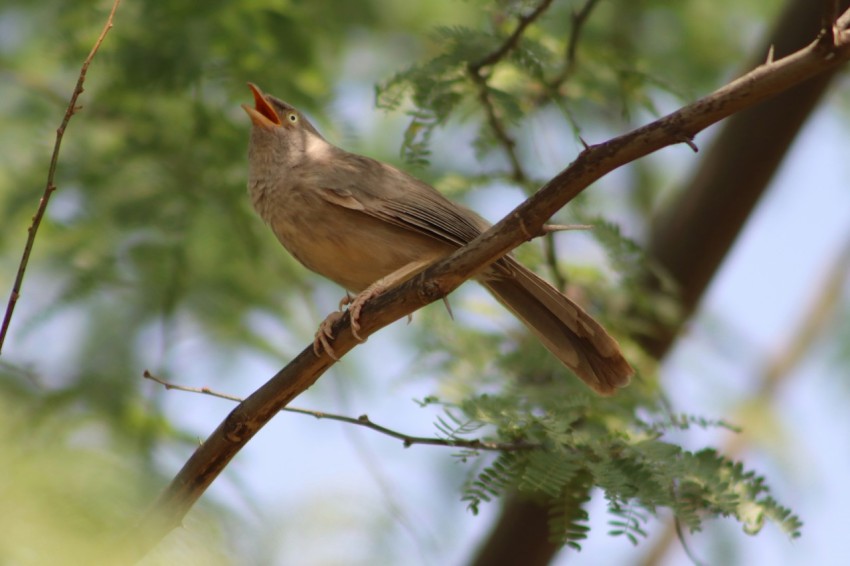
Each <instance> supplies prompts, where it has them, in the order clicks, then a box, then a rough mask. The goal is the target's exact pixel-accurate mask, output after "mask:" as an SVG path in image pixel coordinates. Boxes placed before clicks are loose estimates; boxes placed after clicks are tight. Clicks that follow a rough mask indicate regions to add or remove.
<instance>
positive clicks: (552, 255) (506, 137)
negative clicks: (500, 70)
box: [467, 0, 566, 289]
mask: <svg viewBox="0 0 850 566" xmlns="http://www.w3.org/2000/svg"><path fill="white" fill-rule="evenodd" d="M551 4H552V0H542V2H540V4H538V6H537V8H535V9H534V10H533V11H532V12H531V13H529V14H528V15H526V16H521V17H520V18H519V22H518V23H517V27H516V29H514V31H513V33H511V35H510V36H508V38H507V39H506V40H505V41H504V43H502V45H500V46H499V47H498V48H497V49H496V50H495V51H493V52H492V53H490V54H489V55H487V56H485V57H484V58H482V59H481V60H479V61H477V62H475V63H470V64H469V66H468V67H467V70H468V71H469V76H470V78H471V80H472V82H473V83H474V84H475V86H476V88H477V90H478V101H479V102H480V103H481V106H482V107H483V108H484V114H485V115H486V117H487V124H488V126H490V130H492V132H493V135H494V136H495V137H496V139H497V140H498V142H499V144H500V145H501V146H502V149H504V151H505V154H506V155H507V156H508V160H509V161H510V163H511V174H510V179H511V180H512V181H514V182H515V183H517V184H519V185H520V186H522V187H523V188H524V189H526V190H528V185H529V177H528V174H526V172H525V170H524V168H523V166H522V163H521V162H520V159H519V155H517V152H516V141H514V139H513V138H512V137H511V135H510V134H509V133H508V130H507V128H506V127H505V125H504V124H503V123H502V120H501V119H500V118H499V116H498V114H497V112H496V107H495V105H494V104H493V100H492V98H491V97H490V86H489V84H488V82H487V81H488V78H489V76H488V75H486V74H485V73H484V72H483V69H484V67H490V66H492V65H495V64H496V63H498V62H499V61H501V60H502V59H503V58H504V57H505V56H506V55H507V54H508V53H510V52H511V50H513V49H514V48H516V46H517V44H518V43H519V40H520V38H521V37H522V34H523V33H524V32H525V30H526V29H527V28H528V26H529V25H531V24H532V23H533V22H534V21H535V20H536V19H537V18H539V17H540V16H541V15H543V12H545V11H546V9H547V8H549V6H550V5H551ZM543 253H544V256H545V258H546V263H547V265H548V266H549V269H550V270H551V272H552V277H553V278H554V279H555V285H556V286H557V287H558V288H559V289H563V288H565V287H566V279H565V277H564V276H563V274H562V273H561V271H560V269H558V252H557V249H556V247H555V239H554V238H552V237H551V235H549V236H547V237H546V238H544V239H543Z"/></svg>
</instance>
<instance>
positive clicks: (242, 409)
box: [123, 11, 850, 555]
mask: <svg viewBox="0 0 850 566" xmlns="http://www.w3.org/2000/svg"><path fill="white" fill-rule="evenodd" d="M848 21H850V11H848V12H847V13H845V14H844V15H843V16H842V22H843V23H842V25H841V26H840V27H839V28H837V32H836V34H835V38H836V43H835V45H832V44H830V43H827V42H825V41H818V42H815V43H813V44H811V45H809V46H808V47H806V48H804V49H802V50H800V51H799V52H797V53H795V54H793V55H791V56H789V57H786V58H784V59H782V60H780V61H776V62H774V63H770V64H766V65H762V66H760V67H759V68H757V69H755V70H753V71H752V72H751V73H749V74H747V75H745V76H743V77H741V78H740V79H738V80H736V81H734V82H732V83H731V84H729V85H727V86H725V87H723V88H721V89H719V90H718V91H716V92H715V93H713V94H711V95H709V96H707V97H705V98H702V99H700V100H698V101H696V102H695V103H693V104H691V105H689V106H686V107H684V108H682V109H680V110H678V111H676V112H673V113H672V114H669V115H668V116H665V117H663V118H661V119H659V120H656V121H654V122H652V123H651V124H648V125H646V126H643V127H641V128H638V129H636V130H634V131H632V132H630V133H628V134H625V135H623V136H620V137H617V138H614V139H612V140H610V141H608V142H606V143H603V144H599V145H593V146H590V147H588V148H587V149H586V150H584V151H583V152H582V153H581V154H580V155H579V156H578V158H577V159H576V160H575V161H574V162H573V163H572V164H571V165H570V166H569V167H568V168H567V169H565V170H564V171H562V172H561V173H559V174H558V175H557V176H555V177H554V178H553V179H552V180H550V181H549V182H548V183H546V185H545V186H544V187H543V188H541V189H540V191H538V192H537V193H536V194H535V195H534V196H532V197H531V198H529V199H528V200H526V201H525V202H524V203H522V204H521V205H520V206H518V207H517V208H516V209H515V210H514V211H513V212H511V213H510V214H509V215H508V216H507V217H505V218H504V219H503V220H502V221H500V222H499V223H497V224H496V225H495V226H493V227H492V228H490V229H489V230H487V231H486V232H485V233H483V234H481V235H480V236H479V237H477V238H475V239H474V240H473V241H472V242H470V243H469V244H467V245H466V246H463V247H462V248H460V249H458V250H457V251H456V252H454V253H452V254H451V255H450V256H448V257H446V258H444V259H442V260H440V261H438V262H435V263H434V264H433V265H431V266H430V267H428V268H427V269H426V270H424V271H423V272H422V273H420V274H419V275H417V276H415V277H413V278H411V279H409V280H407V281H405V282H404V283H402V284H400V285H399V286H397V287H395V288H393V289H390V290H389V291H387V292H386V293H384V294H382V295H380V296H378V297H376V298H375V299H373V300H371V301H369V302H368V303H366V305H365V306H364V308H363V310H362V311H361V316H360V324H361V328H360V334H361V335H362V336H364V337H365V336H369V335H370V334H372V333H374V332H375V331H377V330H379V329H380V328H383V327H384V326H387V325H388V324H390V323H391V322H393V321H395V320H397V319H399V318H401V317H403V316H406V315H408V314H410V313H412V312H413V311H415V310H417V309H419V308H421V307H423V306H425V305H426V304H429V303H431V302H433V301H435V300H438V299H440V298H442V297H444V296H446V295H447V294H448V293H450V292H452V291H453V290H454V289H456V288H457V287H458V286H459V285H460V284H461V283H463V282H464V281H465V280H466V279H469V278H470V277H473V276H475V275H476V274H477V273H479V272H481V271H482V270H483V269H485V268H486V266H487V265H489V264H490V263H492V262H493V261H495V260H497V259H498V258H500V257H502V256H504V255H505V254H506V253H508V252H510V251H511V250H512V249H513V248H515V247H517V246H518V245H520V244H521V243H522V242H523V241H525V240H527V239H528V238H530V237H531V236H532V235H534V234H537V233H539V232H540V230H541V229H542V227H543V225H544V223H545V222H546V220H547V219H548V218H550V217H551V216H552V215H553V214H554V213H555V212H557V211H558V210H559V209H560V208H562V207H563V206H564V205H565V204H566V203H568V202H569V201H570V200H571V199H573V198H574V197H575V196H576V195H578V194H579V193H581V192H582V191H583V190H584V189H585V188H587V187H588V186H589V185H590V184H592V183H593V182H594V181H596V180H597V179H599V178H600V177H602V176H603V175H605V174H607V173H609V172H611V171H613V170H614V169H616V168H617V167H619V166H621V165H623V164H626V163H629V162H631V161H634V160H635V159H638V158H640V157H643V156H645V155H648V154H650V153H652V152H654V151H657V150H658V149H661V148H662V147H666V146H669V145H673V144H676V143H680V142H681V140H682V139H683V138H691V137H692V136H694V135H695V134H696V133H698V132H700V131H701V130H703V129H705V128H706V127H708V126H710V125H711V124H714V123H716V122H718V121H719V120H721V119H723V118H725V117H727V116H729V115H731V114H734V113H735V112H738V111H740V110H742V109H744V108H747V107H750V106H752V105H754V104H757V103H759V102H761V101H763V100H765V99H766V98H769V97H771V96H773V95H775V94H777V93H778V92H781V91H783V90H785V89H787V88H789V87H791V86H793V85H795V84H797V83H799V82H802V81H804V80H806V79H808V78H810V77H813V76H815V75H817V74H819V73H823V72H825V71H828V70H831V69H834V68H836V67H837V66H838V65H840V64H842V63H844V62H845V61H846V60H848V58H850V32H848V31H847V29H846V27H847V22H848ZM334 333H335V336H336V339H335V340H334V344H333V346H334V349H335V351H336V353H337V354H338V355H339V356H342V355H344V354H345V353H347V352H348V351H349V350H351V349H353V348H354V347H355V346H356V345H357V344H358V341H357V339H356V338H355V337H354V336H353V334H352V333H351V325H350V318H349V316H348V314H347V313H346V314H345V315H344V316H343V317H342V318H341V319H340V321H339V322H338V323H337V324H336V325H335V326H334ZM333 363H334V361H333V360H332V359H331V358H330V357H329V356H328V355H327V354H326V353H323V354H322V355H321V356H319V357H317V356H316V355H315V354H314V353H313V348H312V344H311V345H308V346H307V347H306V348H305V349H304V350H303V351H302V352H301V353H300V354H299V355H298V356H297V357H296V358H295V359H293V360H292V361H291V362H290V363H289V364H288V365H287V366H286V367H284V368H283V369H281V370H280V371H279V372H278V373H277V374H276V375H275V376H274V377H272V378H271V379H270V380H269V381H268V382H267V383H265V384H264V385H263V386H262V387H260V388H259V389H258V390H257V391H255V392H254V393H253V394H251V395H250V396H249V397H248V398H247V399H245V400H244V401H243V402H242V403H240V404H239V406H237V407H236V408H235V409H234V410H233V411H232V412H231V413H230V414H229V415H228V416H227V417H226V418H225V419H224V421H222V423H221V424H220V425H219V426H218V428H217V429H216V430H215V431H214V432H213V433H212V434H211V435H210V437H209V438H208V439H207V440H206V441H204V443H203V444H201V446H199V447H198V448H197V450H196V451H195V453H194V454H192V456H191V457H190V458H189V460H188V461H187V462H186V464H185V465H184V466H183V469H181V470H180V472H179V473H178V474H177V476H176V477H175V478H174V479H173V480H172V482H171V484H170V485H169V486H168V487H167V488H166V489H165V491H164V492H163V493H162V494H161V496H160V497H159V499H158V501H157V502H156V504H155V506H154V508H153V509H152V510H151V511H150V512H148V513H147V514H146V515H145V516H144V517H143V518H142V520H141V522H140V524H139V528H138V529H136V530H134V532H133V536H132V537H128V538H129V540H127V541H124V542H123V546H124V547H125V549H130V551H131V552H133V553H136V554H137V555H142V554H144V553H146V552H147V551H148V549H149V548H151V547H152V546H153V545H154V544H156V543H157V542H158V541H159V539H160V538H162V537H163V536H164V535H165V534H166V533H167V532H168V531H170V530H171V529H172V528H174V527H175V526H177V525H179V524H180V522H181V520H182V518H183V517H184V516H185V514H186V513H187V512H188V511H189V509H190V508H191V507H192V505H194V503H195V502H196V501H197V500H198V498H199V497H200V496H201V495H202V494H203V493H204V491H205V490H206V489H207V487H208V486H209V485H210V484H211V483H212V481H213V480H214V479H215V478H216V477H217V476H218V474H220V473H221V471H222V470H223V469H224V468H225V467H226V466H227V464H228V463H229V462H230V460H231V459H232V458H233V457H234V456H235V455H236V454H237V452H238V451H239V450H240V449H241V448H242V447H243V446H244V445H245V444H246V443H247V442H248V441H249V440H250V439H251V438H252V437H253V436H254V435H255V434H256V433H257V431H259V430H260V428H262V427H263V426H265V424H266V423H267V422H268V421H269V420H271V418H272V417H273V416H274V415H275V414H277V412H278V411H280V410H281V409H282V408H283V407H285V406H286V405H287V404H288V403H289V402H290V401H291V400H292V399H293V398H295V397H296V396H297V395H298V394H300V393H301V392H302V391H304V390H305V389H307V388H308V387H310V386H311V385H312V384H313V383H314V382H315V381H316V380H317V379H318V378H319V377H320V376H321V375H322V374H323V373H324V372H325V371H326V370H327V369H328V368H329V367H330V366H331V365H332V364H333Z"/></svg>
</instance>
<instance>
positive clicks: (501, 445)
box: [142, 370, 537, 452]
mask: <svg viewBox="0 0 850 566" xmlns="http://www.w3.org/2000/svg"><path fill="white" fill-rule="evenodd" d="M142 377H144V378H145V379H150V380H151V381H155V382H156V383H159V384H160V385H162V386H163V387H165V388H166V389H168V390H171V389H174V390H176V391H185V392H187V393H198V394H200V395H209V396H211V397H216V398H218V399H226V400H228V401H233V402H235V403H241V402H242V401H243V400H244V399H242V398H240V397H237V396H235V395H230V394H229V393H222V392H220V391H215V390H213V389H210V388H209V387H188V386H186V385H178V384H176V383H171V382H170V381H166V380H164V379H162V378H161V377H157V376H156V375H154V374H152V373H151V372H149V371H148V370H145V372H144V373H143V374H142ZM281 412H287V413H296V414H299V415H309V416H311V417H315V418H317V419H327V420H331V421H339V422H343V423H348V424H353V425H357V426H362V427H366V428H368V429H370V430H374V431H376V432H380V433H381V434H384V435H386V436H389V437H391V438H396V439H398V440H401V441H402V442H404V447H405V448H407V447H409V446H413V445H414V444H424V445H426V446H449V447H451V448H468V449H470V450H493V451H499V452H516V451H518V450H530V449H532V448H536V447H537V445H535V444H532V443H528V442H490V441H488V440H481V439H477V438H474V439H470V440H465V439H460V438H433V437H426V436H412V435H409V434H404V433H403V432H398V431H396V430H393V429H391V428H387V427H385V426H381V425H379V424H377V423H375V422H373V421H372V420H370V419H369V417H368V416H367V415H360V416H359V417H356V418H355V417H348V416H345V415H337V414H335V413H326V412H324V411H312V410H310V409H300V408H298V407H283V408H282V409H281Z"/></svg>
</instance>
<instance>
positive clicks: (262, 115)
mask: <svg viewBox="0 0 850 566" xmlns="http://www.w3.org/2000/svg"><path fill="white" fill-rule="evenodd" d="M248 87H249V88H250V89H251V92H252V93H253V94H254V108H251V107H250V106H248V105H247V104H243V105H242V109H243V110H244V111H245V112H247V113H248V117H249V118H251V122H252V123H253V124H254V125H255V126H259V127H261V128H273V127H275V126H280V125H281V121H280V118H279V117H278V115H277V112H275V110H274V108H273V107H272V105H271V104H269V101H268V100H266V97H265V95H264V94H263V91H261V90H260V88H259V87H258V86H257V85H255V84H253V83H248Z"/></svg>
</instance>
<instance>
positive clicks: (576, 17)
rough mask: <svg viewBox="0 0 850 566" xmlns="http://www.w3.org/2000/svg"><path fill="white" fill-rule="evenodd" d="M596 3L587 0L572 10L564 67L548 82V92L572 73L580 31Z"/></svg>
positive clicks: (574, 66)
mask: <svg viewBox="0 0 850 566" xmlns="http://www.w3.org/2000/svg"><path fill="white" fill-rule="evenodd" d="M598 3H599V0H587V2H585V3H584V6H582V7H581V9H580V10H579V11H578V12H573V15H572V18H571V20H570V39H569V40H568V41H567V47H566V49H565V50H564V67H563V69H561V72H560V73H559V74H558V75H557V76H556V77H555V78H554V79H552V81H551V82H550V83H549V85H548V87H549V89H548V90H549V91H550V92H555V91H557V89H558V87H560V86H561V85H562V84H563V83H564V81H566V80H567V79H568V78H570V75H572V74H573V71H574V70H575V68H576V64H577V61H578V45H579V40H580V39H581V32H582V30H583V29H584V24H585V23H587V20H588V19H589V18H590V14H591V12H593V9H594V8H595V7H596V5H597V4H598Z"/></svg>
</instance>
